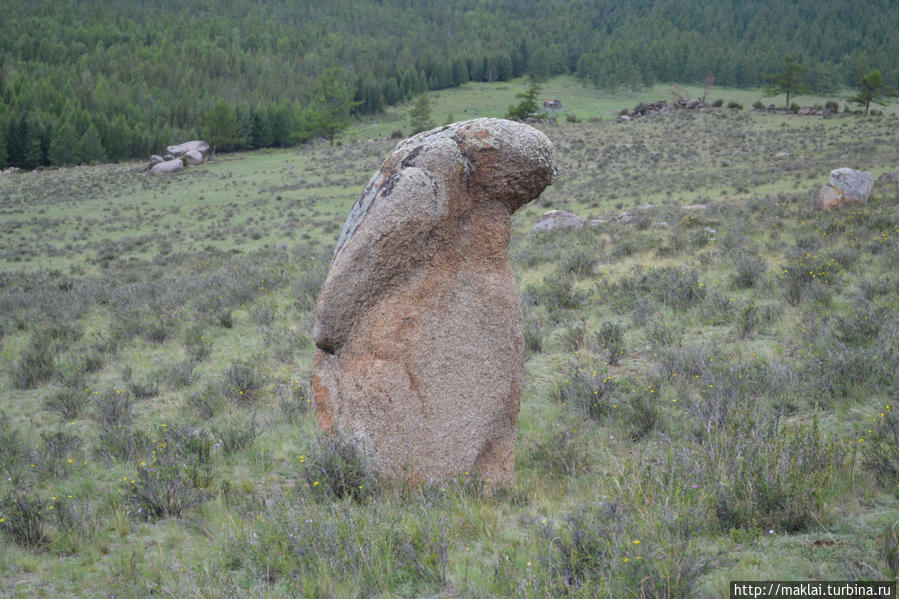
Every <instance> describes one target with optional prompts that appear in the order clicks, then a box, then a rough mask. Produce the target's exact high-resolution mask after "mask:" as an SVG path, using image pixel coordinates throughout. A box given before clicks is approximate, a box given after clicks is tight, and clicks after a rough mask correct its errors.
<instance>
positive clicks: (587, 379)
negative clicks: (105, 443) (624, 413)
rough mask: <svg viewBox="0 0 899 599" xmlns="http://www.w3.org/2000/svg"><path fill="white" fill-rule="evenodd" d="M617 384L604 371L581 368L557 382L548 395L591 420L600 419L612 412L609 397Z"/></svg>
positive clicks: (605, 417)
mask: <svg viewBox="0 0 899 599" xmlns="http://www.w3.org/2000/svg"><path fill="white" fill-rule="evenodd" d="M617 386H618V383H616V382H615V380H613V379H612V378H611V377H609V376H606V373H605V372H604V371H601V370H593V369H590V368H582V369H578V370H575V371H574V372H572V373H571V374H569V375H568V376H566V377H565V379H564V380H563V381H562V382H560V383H558V384H557V385H556V386H555V387H554V388H553V390H552V391H551V395H550V397H551V398H552V399H553V400H554V401H557V402H560V403H564V404H566V405H570V406H573V407H574V408H576V409H577V410H578V411H580V412H581V413H582V414H584V415H585V416H587V417H588V418H590V419H591V420H595V421H602V420H605V419H607V418H608V417H609V416H610V415H611V413H612V410H613V407H612V401H611V398H612V397H613V395H614V392H615V390H616V388H617Z"/></svg>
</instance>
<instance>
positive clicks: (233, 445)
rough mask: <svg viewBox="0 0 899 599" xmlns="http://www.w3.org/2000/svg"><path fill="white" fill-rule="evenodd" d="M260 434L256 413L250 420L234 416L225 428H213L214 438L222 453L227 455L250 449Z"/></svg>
mask: <svg viewBox="0 0 899 599" xmlns="http://www.w3.org/2000/svg"><path fill="white" fill-rule="evenodd" d="M259 433H260V431H259V427H258V425H257V424H256V412H255V411H254V412H253V415H252V416H250V417H249V418H246V417H244V416H240V415H232V416H231V417H230V418H229V419H228V422H227V423H226V424H225V425H224V426H222V427H213V428H212V435H213V437H215V438H216V439H218V443H219V444H220V445H221V448H222V452H223V453H225V454H226V455H232V454H234V453H237V452H238V451H243V450H245V449H249V448H250V447H252V446H253V443H255V442H256V437H258V436H259Z"/></svg>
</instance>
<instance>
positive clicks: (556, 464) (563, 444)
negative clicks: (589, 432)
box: [527, 426, 592, 478]
mask: <svg viewBox="0 0 899 599" xmlns="http://www.w3.org/2000/svg"><path fill="white" fill-rule="evenodd" d="M527 453H528V457H529V459H530V461H531V462H532V463H533V464H534V465H536V466H537V467H538V468H539V469H540V470H542V471H544V472H546V473H547V474H549V475H552V476H559V477H564V476H569V477H572V478H573V477H577V476H581V475H582V474H586V473H588V472H590V470H591V467H592V461H591V453H590V444H589V441H588V439H587V437H586V436H585V433H584V432H583V430H581V431H579V430H578V429H577V428H573V427H572V428H568V427H566V426H558V427H555V428H554V429H553V430H552V432H550V433H549V434H548V436H545V437H542V438H538V439H536V440H534V441H533V442H532V443H531V445H530V446H529V447H528V449H527Z"/></svg>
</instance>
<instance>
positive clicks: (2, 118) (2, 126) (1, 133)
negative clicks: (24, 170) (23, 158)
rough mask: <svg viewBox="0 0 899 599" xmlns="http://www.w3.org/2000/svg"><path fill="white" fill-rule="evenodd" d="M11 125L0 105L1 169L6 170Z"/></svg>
mask: <svg viewBox="0 0 899 599" xmlns="http://www.w3.org/2000/svg"><path fill="white" fill-rule="evenodd" d="M7 127H9V124H8V122H7V120H6V115H5V114H3V112H2V105H0V169H4V168H6V166H7V161H6V160H7V156H8V155H7V153H6V132H7Z"/></svg>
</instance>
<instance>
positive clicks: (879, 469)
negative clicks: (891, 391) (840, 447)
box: [860, 404, 899, 498]
mask: <svg viewBox="0 0 899 599" xmlns="http://www.w3.org/2000/svg"><path fill="white" fill-rule="evenodd" d="M893 407H894V406H893V405H891V404H886V405H885V406H884V408H883V410H882V411H881V412H879V413H878V414H876V415H875V416H874V417H872V418H871V421H870V422H869V423H868V424H867V428H866V429H865V432H864V433H863V436H862V437H861V443H860V445H861V447H862V456H863V457H864V464H865V467H866V468H867V469H868V470H870V471H871V473H873V474H874V476H875V477H876V478H877V481H878V482H879V483H880V484H881V485H883V486H884V487H885V488H887V489H888V490H891V491H892V492H893V493H894V494H895V495H896V497H897V498H899V417H897V416H896V413H895V412H894V411H893Z"/></svg>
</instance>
